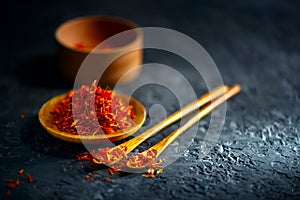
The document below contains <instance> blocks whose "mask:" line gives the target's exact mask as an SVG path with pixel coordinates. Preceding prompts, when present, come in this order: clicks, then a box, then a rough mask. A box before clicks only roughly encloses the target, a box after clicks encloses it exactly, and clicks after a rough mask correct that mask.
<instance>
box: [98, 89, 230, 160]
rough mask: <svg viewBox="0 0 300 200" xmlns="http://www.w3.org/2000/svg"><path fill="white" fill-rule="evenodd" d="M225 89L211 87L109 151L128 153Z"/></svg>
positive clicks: (222, 92) (218, 95)
mask: <svg viewBox="0 0 300 200" xmlns="http://www.w3.org/2000/svg"><path fill="white" fill-rule="evenodd" d="M227 90H228V87H227V86H225V85H222V86H219V87H217V88H215V89H213V90H212V91H211V92H210V93H207V94H205V95H203V96H202V97H200V98H199V99H197V100H196V101H193V102H192V103H190V104H188V105H186V106H184V107H183V108H182V109H181V110H178V111H176V112H175V113H173V114H172V115H170V116H169V117H167V118H166V119H164V120H162V121H161V122H159V123H157V124H156V125H154V126H153V127H151V128H150V129H148V130H146V131H145V132H143V133H142V134H140V135H138V136H136V137H134V138H132V139H131V140H128V141H126V142H124V143H122V144H119V145H118V146H115V147H113V148H111V149H110V152H112V151H114V150H116V149H120V148H121V149H123V150H124V154H125V155H127V154H128V153H130V152H131V151H133V150H134V149H135V148H136V147H137V146H138V145H140V144H141V143H142V142H144V141H145V140H147V139H148V138H149V137H152V136H153V135H155V134H156V133H158V132H159V131H161V130H162V129H164V128H166V127H167V126H169V125H170V124H172V123H174V122H176V121H178V120H179V119H181V118H182V117H184V116H186V115H188V114H189V113H191V112H193V111H195V110H196V109H198V108H199V107H201V106H203V105H205V104H207V103H209V102H211V101H212V100H214V99H216V98H218V97H220V96H223V95H224V94H225V92H226V91H227ZM108 153H109V152H108ZM122 158H123V157H120V158H116V159H115V160H114V161H113V162H111V163H109V164H111V165H113V164H115V163H116V162H118V161H120V160H121V159H122ZM98 159H99V158H98ZM93 161H94V162H95V163H97V164H102V161H101V160H97V159H96V158H94V159H93ZM106 164H107V163H106Z"/></svg>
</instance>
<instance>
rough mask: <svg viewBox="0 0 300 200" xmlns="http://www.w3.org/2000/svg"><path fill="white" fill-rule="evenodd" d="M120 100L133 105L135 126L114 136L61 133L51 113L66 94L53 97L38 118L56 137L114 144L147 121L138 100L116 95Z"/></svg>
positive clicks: (144, 111) (41, 110) (73, 141)
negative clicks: (52, 120)
mask: <svg viewBox="0 0 300 200" xmlns="http://www.w3.org/2000/svg"><path fill="white" fill-rule="evenodd" d="M115 95H118V96H119V97H120V98H123V99H125V100H126V101H127V102H129V104H130V105H132V108H133V112H134V113H135V117H134V118H133V121H134V123H135V126H133V127H130V128H128V129H126V130H123V131H120V132H116V133H114V134H101V135H100V134H99V135H94V136H89V135H72V134H70V133H65V132H62V131H60V130H59V129H58V128H57V127H56V126H55V125H53V124H52V123H51V114H50V111H51V110H52V109H53V107H54V106H56V105H57V104H58V103H59V102H60V101H61V100H62V99H63V98H65V96H66V94H62V95H58V96H56V97H53V98H52V99H50V100H49V101H47V102H46V103H45V104H44V105H43V106H42V107H41V108H40V110H39V113H38V117H39V121H40V123H41V125H42V127H43V128H44V129H45V130H46V131H47V132H48V133H50V134H51V135H53V136H54V137H56V138H58V139H60V140H64V141H67V142H72V143H84V144H99V143H100V144H102V143H107V142H108V141H111V142H114V141H118V140H121V139H124V138H126V137H128V136H130V135H132V134H134V133H135V132H136V131H138V130H139V129H140V128H141V127H142V125H143V123H144V121H145V119H146V110H145V108H144V106H143V105H142V104H141V103H140V102H139V101H138V100H136V99H134V98H132V97H129V96H127V95H125V94H120V93H116V92H115Z"/></svg>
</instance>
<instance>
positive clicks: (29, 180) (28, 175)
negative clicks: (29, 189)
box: [26, 173, 34, 183]
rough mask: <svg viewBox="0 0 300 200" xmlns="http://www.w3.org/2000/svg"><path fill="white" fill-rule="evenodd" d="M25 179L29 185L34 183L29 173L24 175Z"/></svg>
mask: <svg viewBox="0 0 300 200" xmlns="http://www.w3.org/2000/svg"><path fill="white" fill-rule="evenodd" d="M26 179H27V180H28V182H29V183H32V182H34V179H33V178H32V176H31V175H30V174H29V173H27V174H26Z"/></svg>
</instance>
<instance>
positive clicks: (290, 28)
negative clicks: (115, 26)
mask: <svg viewBox="0 0 300 200" xmlns="http://www.w3.org/2000/svg"><path fill="white" fill-rule="evenodd" d="M1 8H2V9H1V15H2V16H1V45H2V47H1V48H0V52H1V53H0V58H1V61H0V133H1V139H0V174H1V175H0V177H1V179H3V178H17V177H18V173H17V172H18V170H20V169H22V168H24V169H25V171H27V172H29V173H30V174H31V175H32V176H33V177H34V178H35V179H36V181H35V182H34V183H32V184H29V183H25V182H22V183H21V185H20V186H19V187H18V188H16V189H15V190H13V191H12V194H11V196H10V198H12V199H13V198H15V199H42V198H43V199H108V198H109V199H127V198H132V199H174V198H178V199H220V198H221V199H233V198H238V199H252V198H256V199H266V198H267V199H299V198H300V168H299V162H300V146H299V145H300V135H299V134H300V133H299V132H300V125H299V122H300V118H299V113H300V107H299V92H300V81H299V75H300V67H299V64H300V55H299V50H300V12H299V9H300V3H299V1H296V0H295V1H275V0H263V1H259V0H255V1H237V0H236V1H226V0H224V1H221V0H219V1H216V0H214V1H196V0H195V1H169V2H160V1H147V2H146V1H144V2H143V1H98V0H81V1H78V0H76V1H75V0H72V1H71V0H68V1H42V2H40V1H36V2H35V1H20V2H13V1H11V2H10V3H6V4H4V3H2V6H1ZM94 14H96V15H99V14H100V15H115V16H120V17H124V18H127V19H130V20H133V21H135V22H136V23H138V24H139V25H140V26H142V27H144V26H156V27H165V28H171V29H175V30H177V31H180V32H182V33H184V34H187V35H189V36H190V37H192V38H193V39H195V40H196V41H197V42H199V43H200V44H201V45H203V47H204V48H205V49H206V50H207V51H208V53H209V54H210V55H211V57H212V58H213V59H214V61H215V62H216V64H217V66H218V68H219V70H220V72H221V75H222V77H223V79H224V82H225V83H226V84H233V83H239V84H241V85H242V88H243V90H242V92H241V94H239V95H238V96H237V97H235V98H234V99H233V100H231V101H230V102H229V103H228V104H227V105H228V111H227V118H226V123H225V127H224V130H223V133H222V135H221V137H220V140H219V142H218V144H216V145H215V148H214V149H213V150H212V151H211V152H210V153H209V154H208V155H207V156H205V157H204V158H199V157H198V153H199V151H200V149H199V148H200V146H201V144H202V140H201V137H200V136H199V137H198V136H197V137H196V138H195V140H194V142H193V144H192V145H191V146H190V148H189V150H188V151H186V153H185V154H184V155H183V156H182V157H181V158H179V159H178V160H177V161H176V162H175V163H173V164H172V165H169V166H168V167H166V168H165V170H164V173H163V174H161V175H158V176H157V177H156V178H154V179H146V178H144V177H142V176H141V175H140V174H124V175H115V176H112V177H111V178H113V179H114V180H115V183H106V182H104V181H103V179H104V177H106V176H109V175H108V174H107V173H106V171H105V169H97V170H96V172H97V174H98V175H97V176H96V177H95V180H94V181H87V180H85V182H84V183H83V182H82V179H84V176H85V175H86V174H88V173H89V172H93V169H89V168H88V167H87V163H86V162H77V161H76V160H75V157H74V156H75V155H76V154H77V153H78V152H81V151H84V148H83V147H82V146H78V145H71V144H68V143H64V142H61V141H58V140H56V139H54V138H53V137H51V136H49V135H48V134H47V133H45V131H43V129H42V128H41V127H40V125H39V123H38V119H37V113H38V110H39V108H40V106H41V105H42V104H43V103H44V102H45V101H46V100H47V99H49V98H51V97H53V96H55V95H57V94H60V93H63V92H66V91H68V90H69V89H70V88H71V87H72V85H71V84H67V83H65V82H64V81H63V80H62V78H61V77H60V76H59V74H58V73H57V71H56V64H55V41H54V37H53V34H54V31H55V28H56V27H57V26H58V25H59V24H60V23H62V22H64V21H66V20H69V19H71V18H74V17H78V16H83V15H94ZM156 55H157V56H156ZM158 55H160V54H155V53H151V52H150V53H148V54H146V55H145V61H153V60H154V61H157V62H160V61H161V62H167V63H168V62H170V63H172V60H171V59H172V58H171V57H170V59H169V57H163V56H158ZM168 59H169V61H168ZM182 69H184V68H182ZM186 70H188V68H187V69H186ZM186 73H188V72H186ZM190 81H191V82H192V83H197V82H196V80H194V78H193V77H191V78H190ZM204 90H205V87H203V88H201V89H199V91H204ZM151 92H152V93H153V95H152V97H151V95H150V97H149V95H148V96H144V95H142V94H141V95H140V96H139V94H137V98H139V99H140V100H141V101H142V102H144V103H145V104H147V105H151V103H154V102H160V103H162V104H166V105H167V104H170V102H172V101H173V99H168V98H163V97H162V95H161V94H163V93H162V92H161V90H160V89H159V88H158V89H157V90H152V91H151ZM198 95H199V96H200V95H201V93H199V94H198ZM172 105H173V106H169V107H166V110H167V112H173V111H175V110H177V109H178V108H179V107H178V106H176V105H177V104H176V103H174V104H172ZM20 114H24V115H25V119H23V120H22V119H20V117H19V116H20ZM208 120H209V118H205V119H204V120H203V121H202V122H201V126H202V127H203V128H204V131H205V129H206V128H207V124H208ZM175 128H176V126H173V127H171V128H170V129H168V130H166V133H167V132H169V131H171V130H173V129H175ZM203 128H202V129H200V131H201V130H202V131H203ZM109 177H110V176H109ZM5 185H6V183H5V182H2V180H1V184H0V198H2V197H4V193H5V190H6V188H5Z"/></svg>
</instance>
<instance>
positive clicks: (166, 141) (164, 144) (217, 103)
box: [149, 85, 241, 157]
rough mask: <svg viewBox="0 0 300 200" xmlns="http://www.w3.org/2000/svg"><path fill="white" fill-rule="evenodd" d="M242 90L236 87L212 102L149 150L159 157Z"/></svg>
mask: <svg viewBox="0 0 300 200" xmlns="http://www.w3.org/2000/svg"><path fill="white" fill-rule="evenodd" d="M240 90H241V87H240V85H234V86H232V87H231V88H229V90H228V91H227V92H226V93H225V95H224V96H220V97H219V98H217V99H216V100H214V101H212V103H210V104H209V105H207V106H205V107H204V108H203V109H201V110H200V111H199V112H198V113H197V114H195V115H194V116H193V117H192V118H191V119H189V120H188V121H187V122H186V123H185V124H183V125H182V126H181V127H179V128H178V129H177V130H175V131H174V132H173V133H171V134H170V135H169V136H168V137H166V138H164V139H163V140H161V141H160V142H158V143H157V144H156V145H154V146H152V147H151V148H149V150H156V152H157V154H156V156H157V157H158V156H159V155H160V154H161V152H162V151H163V150H164V149H165V148H166V147H167V146H168V145H169V144H170V143H172V142H173V141H174V140H175V139H176V138H177V137H179V136H180V135H181V134H182V133H184V132H185V131H186V130H187V129H189V128H190V127H191V126H193V125H194V124H195V123H197V122H198V121H199V120H200V119H202V118H203V117H205V116H206V115H207V114H209V113H210V112H211V111H212V110H213V109H215V108H217V107H218V106H220V105H221V104H222V103H224V102H225V101H226V100H228V99H229V98H231V97H232V96H234V95H236V94H237V93H239V91H240Z"/></svg>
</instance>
